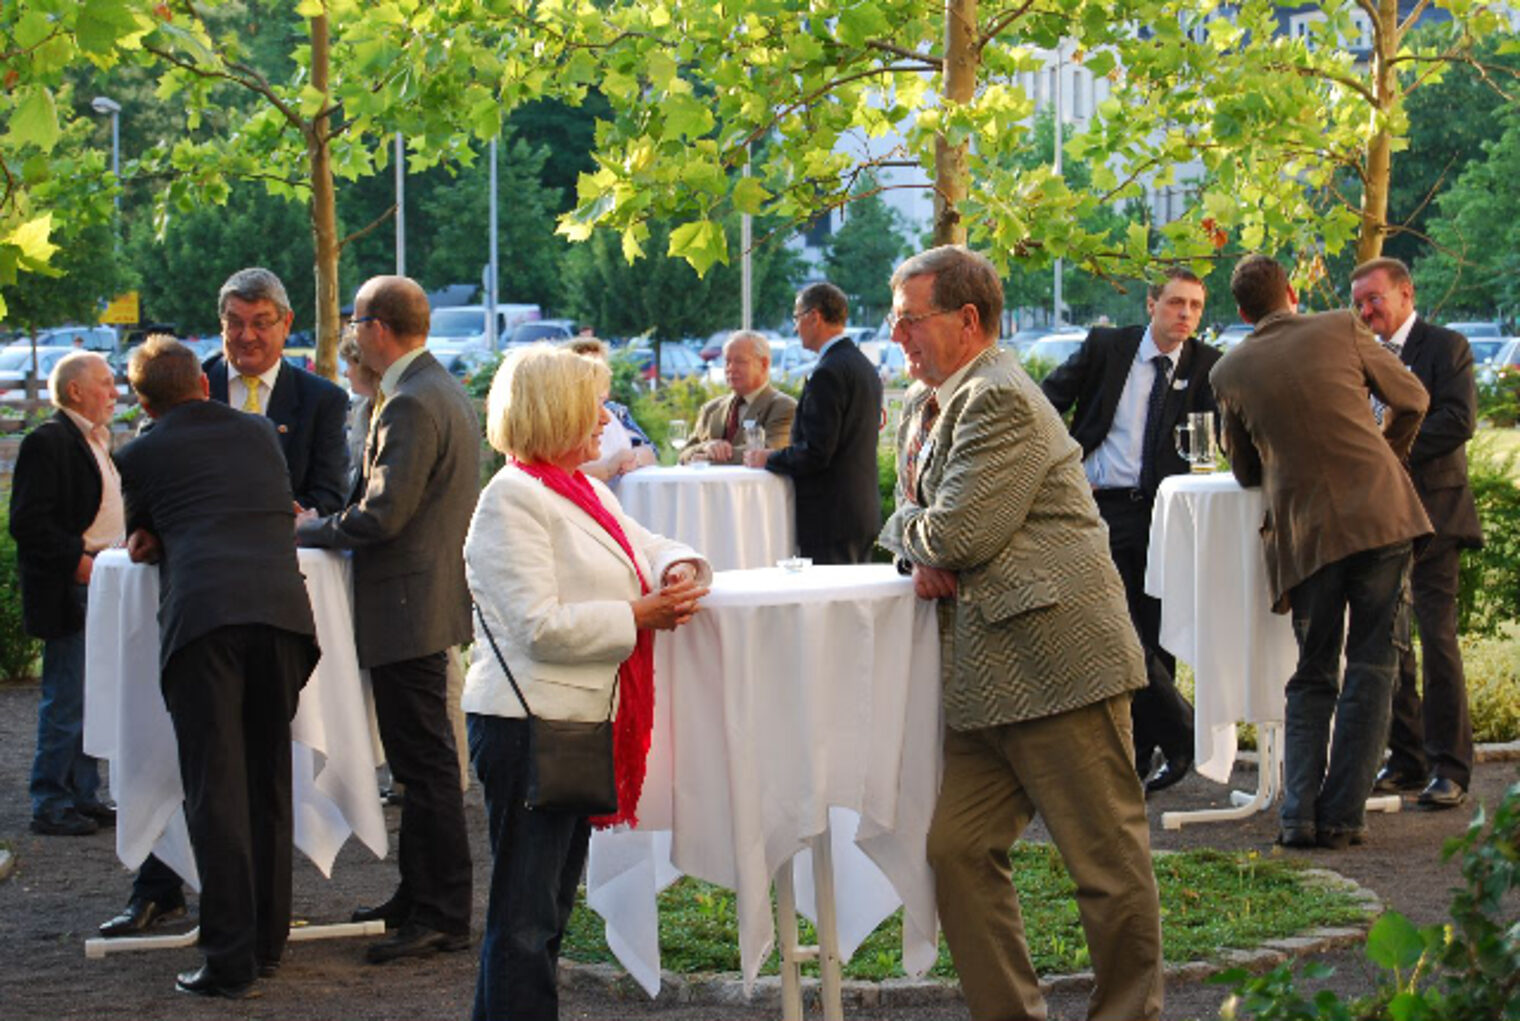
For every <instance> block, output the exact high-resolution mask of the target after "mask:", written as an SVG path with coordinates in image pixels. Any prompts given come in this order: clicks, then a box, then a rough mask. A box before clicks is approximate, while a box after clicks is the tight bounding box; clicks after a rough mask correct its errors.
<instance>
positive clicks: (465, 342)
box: [427, 305, 544, 355]
mask: <svg viewBox="0 0 1520 1021" xmlns="http://www.w3.org/2000/svg"><path fill="white" fill-rule="evenodd" d="M543 314H544V313H543V310H542V309H541V308H539V307H538V306H537V305H497V306H496V345H497V347H500V346H501V345H502V344H503V343H504V342H505V341H506V339H507V337H508V335H510V334H511V332H512V328H513V327H515V326H517V325H518V324H519V323H527V322H532V321H533V320H535V319H541V318H542V317H543ZM427 346H428V350H430V351H432V352H433V353H434V354H451V355H457V354H466V353H469V354H489V353H490V351H491V346H490V343H489V342H488V341H487V339H486V307H485V306H484V305H453V306H450V307H448V308H435V309H433V312H432V325H431V326H430V327H429V328H428V339H427Z"/></svg>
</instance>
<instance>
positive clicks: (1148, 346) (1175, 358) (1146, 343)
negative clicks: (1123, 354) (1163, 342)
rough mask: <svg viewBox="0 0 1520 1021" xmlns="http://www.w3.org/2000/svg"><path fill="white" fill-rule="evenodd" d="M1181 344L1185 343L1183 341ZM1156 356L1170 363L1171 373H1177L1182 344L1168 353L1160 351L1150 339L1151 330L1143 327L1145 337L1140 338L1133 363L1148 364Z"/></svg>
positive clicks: (1148, 327)
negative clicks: (1164, 358) (1163, 357)
mask: <svg viewBox="0 0 1520 1021" xmlns="http://www.w3.org/2000/svg"><path fill="white" fill-rule="evenodd" d="M1183 343H1186V341H1184V342H1183ZM1157 355H1164V356H1165V357H1166V358H1167V359H1168V360H1169V361H1170V362H1171V363H1172V372H1173V373H1175V372H1176V371H1177V363H1178V362H1179V361H1181V360H1182V344H1178V345H1177V346H1176V347H1174V348H1172V349H1171V350H1170V351H1162V350H1161V349H1160V348H1159V347H1157V346H1156V342H1155V341H1154V340H1152V339H1151V328H1150V326H1149V325H1147V326H1146V327H1145V336H1143V337H1141V338H1140V347H1139V348H1138V349H1136V351H1135V361H1137V362H1146V363H1149V362H1150V360H1151V359H1152V358H1154V357H1156V356H1157Z"/></svg>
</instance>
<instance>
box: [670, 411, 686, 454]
mask: <svg viewBox="0 0 1520 1021" xmlns="http://www.w3.org/2000/svg"><path fill="white" fill-rule="evenodd" d="M689 435H690V434H689V433H688V432H687V431H686V421H685V419H680V418H672V419H671V420H670V431H669V432H668V433H666V436H667V438H668V439H669V440H670V445H671V446H672V447H675V448H676V450H677V451H680V450H681V449H682V448H683V447H685V446H686V440H687V437H688V436H689Z"/></svg>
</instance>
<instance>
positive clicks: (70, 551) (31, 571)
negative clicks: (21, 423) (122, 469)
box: [10, 411, 101, 639]
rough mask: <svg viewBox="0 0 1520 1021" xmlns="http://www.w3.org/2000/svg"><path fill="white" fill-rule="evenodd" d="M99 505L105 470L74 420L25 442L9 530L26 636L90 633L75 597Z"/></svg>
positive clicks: (56, 422)
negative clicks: (86, 536) (81, 560)
mask: <svg viewBox="0 0 1520 1021" xmlns="http://www.w3.org/2000/svg"><path fill="white" fill-rule="evenodd" d="M100 498H101V479H100V465H98V464H96V463H95V455H94V454H93V453H91V452H90V444H89V441H88V440H86V439H85V437H84V434H83V433H81V432H80V431H79V427H78V426H76V425H75V424H74V421H73V419H71V418H69V416H68V415H66V414H64V413H63V412H62V411H58V412H55V413H54V414H53V417H52V418H50V419H48V420H47V421H45V422H43V423H42V424H41V425H39V426H38V427H37V428H35V429H33V430H32V431H31V432H30V433H28V434H27V435H26V438H25V439H23V440H22V441H21V450H20V452H19V453H18V454H17V455H16V467H15V470H14V472H13V473H12V475H11V511H10V530H11V535H12V536H13V537H14V538H15V540H16V563H17V567H18V568H19V570H20V575H21V616H22V626H23V627H24V628H25V629H26V633H27V634H29V635H32V636H33V637H36V638H42V639H49V638H62V637H64V636H65V635H71V634H73V633H74V632H75V631H78V630H79V629H80V628H82V627H84V614H83V613H82V612H81V611H80V609H79V606H78V604H77V602H76V601H75V599H74V598H73V587H74V569H75V568H76V567H78V566H79V558H80V556H81V555H83V553H84V533H85V529H87V528H89V527H90V524H91V523H92V522H93V521H94V520H95V515H96V514H99V513H100Z"/></svg>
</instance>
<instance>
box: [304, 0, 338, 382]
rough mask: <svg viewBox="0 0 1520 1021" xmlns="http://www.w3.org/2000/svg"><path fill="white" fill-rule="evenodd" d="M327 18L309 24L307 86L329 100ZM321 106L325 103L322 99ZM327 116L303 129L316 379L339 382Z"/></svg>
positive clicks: (334, 217) (335, 256)
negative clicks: (314, 287) (314, 285)
mask: <svg viewBox="0 0 1520 1021" xmlns="http://www.w3.org/2000/svg"><path fill="white" fill-rule="evenodd" d="M328 56H329V50H328V34H327V15H325V14H323V15H319V16H317V17H315V18H312V19H311V87H312V88H314V89H316V90H317V91H318V92H321V93H322V94H323V95H324V96H326V95H327V84H328ZM324 102H325V100H324ZM328 128H329V122H328V116H327V114H326V113H325V112H323V113H321V114H318V115H317V117H316V118H315V119H314V120H313V121H312V122H311V124H309V125H308V126H307V129H306V157H307V162H308V165H309V167H310V172H311V236H312V242H313V245H314V247H315V249H316V259H315V270H316V278H317V294H316V312H317V322H316V334H317V365H316V370H317V374H318V375H320V376H326V377H327V378H328V379H337V377H338V321H339V312H338V308H339V302H338V256H339V255H340V254H341V249H340V248H339V245H338V204H337V196H336V195H335V194H334V191H333V175H332V150H331V148H330V140H329V136H328Z"/></svg>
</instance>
